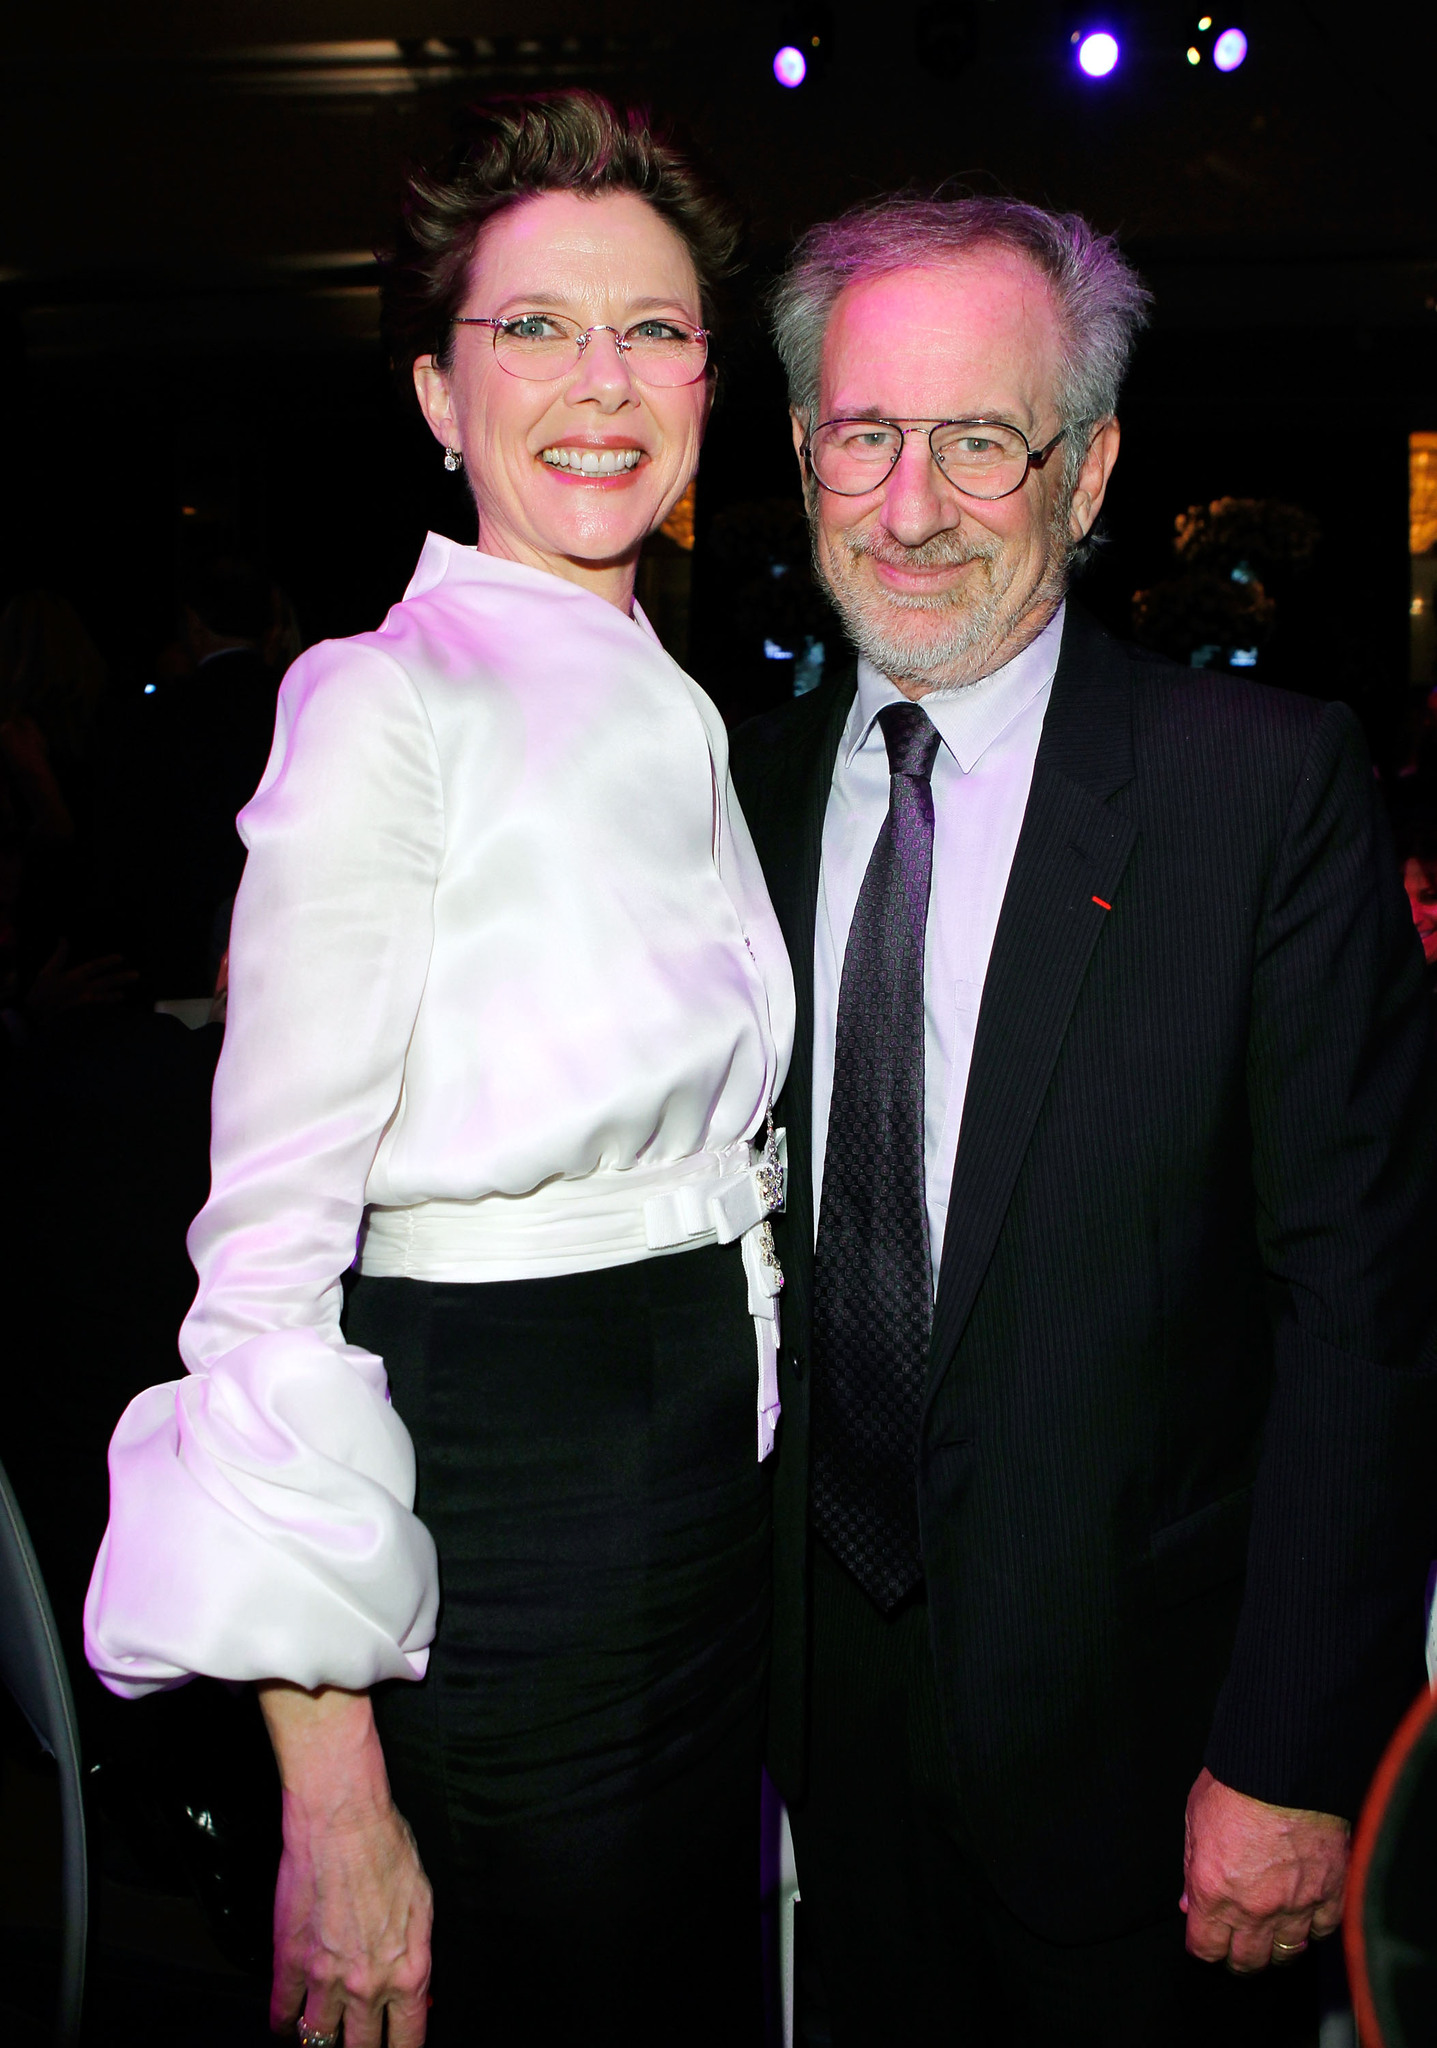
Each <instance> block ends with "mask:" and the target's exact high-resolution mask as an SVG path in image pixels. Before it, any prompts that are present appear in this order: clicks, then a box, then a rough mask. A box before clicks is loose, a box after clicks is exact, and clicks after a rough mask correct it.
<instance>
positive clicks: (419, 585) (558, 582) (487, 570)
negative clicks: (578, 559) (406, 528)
mask: <svg viewBox="0 0 1437 2048" xmlns="http://www.w3.org/2000/svg"><path fill="white" fill-rule="evenodd" d="M464 585H471V586H477V587H479V588H482V589H486V590H489V591H510V592H512V593H514V595H516V596H519V595H527V596H531V597H542V598H544V599H545V600H546V601H548V602H549V603H551V604H561V603H565V602H569V603H573V604H578V605H584V606H592V605H600V606H602V608H603V613H607V614H608V616H609V617H610V618H617V619H622V618H623V617H624V614H623V612H621V611H620V610H619V609H618V607H617V606H616V605H611V604H610V603H609V601H608V599H607V598H604V597H600V596H599V595H598V593H597V592H596V591H592V590H586V589H585V588H584V586H583V585H582V584H581V583H571V582H570V581H569V579H568V577H567V576H556V575H555V574H554V572H553V571H552V570H551V569H532V568H530V567H529V565H528V563H527V562H511V561H510V560H509V559H508V557H507V556H504V555H486V554H485V553H484V552H483V550H482V549H480V548H476V547H465V546H462V545H461V543H460V542H458V541H457V540H450V539H449V537H448V535H447V534H442V533H430V534H426V535H425V538H424V546H423V547H422V549H421V550H420V554H419V560H418V562H417V563H416V564H415V568H414V574H413V575H412V576H411V577H410V579H409V587H408V589H407V590H406V591H405V593H404V596H405V600H406V602H407V601H408V600H409V599H410V598H415V597H427V596H429V594H430V593H431V592H432V591H435V590H438V589H440V588H441V586H442V587H444V588H446V589H452V588H460V587H463V586H464ZM599 616H602V613H601V614H599ZM629 622H630V623H631V624H633V625H636V626H637V627H638V628H639V630H640V632H641V633H642V634H643V635H644V637H645V638H646V639H648V640H652V641H653V642H654V643H655V644H656V645H657V644H658V635H657V633H655V631H654V629H653V627H652V626H651V625H650V624H649V622H648V620H647V619H646V618H645V617H644V614H643V612H642V610H641V609H640V607H639V604H638V601H637V599H636V600H635V601H634V607H633V610H632V612H631V613H630V614H629Z"/></svg>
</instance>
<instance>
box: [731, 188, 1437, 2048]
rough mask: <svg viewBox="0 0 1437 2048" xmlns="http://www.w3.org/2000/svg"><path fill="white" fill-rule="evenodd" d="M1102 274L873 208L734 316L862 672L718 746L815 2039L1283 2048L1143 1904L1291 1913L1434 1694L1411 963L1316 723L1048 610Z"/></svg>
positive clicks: (1017, 217)
mask: <svg viewBox="0 0 1437 2048" xmlns="http://www.w3.org/2000/svg"><path fill="white" fill-rule="evenodd" d="M1145 296H1146V295H1145V294H1144V293H1143V292H1142V289H1141V287H1140V286H1139V285H1138V283H1137V281H1136V279H1135V277H1134V276H1133V274H1132V272H1131V271H1130V270H1129V269H1128V268H1127V266H1126V264H1125V263H1124V261H1123V259H1122V258H1121V256H1120V255H1119V254H1118V252H1117V250H1116V249H1115V248H1114V247H1113V246H1112V244H1111V243H1109V242H1107V241H1106V240H1104V239H1102V238H1099V237H1097V236H1095V235H1094V234H1093V233H1092V232H1091V231H1090V230H1089V229H1088V228H1087V227H1086V225H1085V224H1084V223H1083V222H1081V221H1079V220H1076V219H1074V218H1071V217H1066V218H1055V217H1053V216H1051V215H1048V214H1045V213H1042V212H1039V211H1038V210H1036V209H1034V208H1030V207H1026V206H1021V205H1018V204H1016V203H1014V202H1009V201H1002V200H991V199H975V200H964V201H959V202H941V203H940V202H934V203H915V202H911V201H905V200H890V201H882V202H878V203H876V204H874V205H872V206H870V207H868V208H865V209H860V210H859V211H857V212H855V213H853V214H850V215H847V216H845V217H844V218H843V219H842V220H840V221H838V222H835V223H831V224H829V225H827V226H824V227H820V228H818V229H815V230H814V231H813V232H812V233H811V234H810V235H809V236H808V237H807V238H806V239H805V241H804V242H803V244H801V246H800V248H799V250H798V252H797V255H796V257H795V259H794V261H793V263H792V265H791V267H790V270H789V273H788V275H787V276H786V278H785V279H784V280H783V282H782V283H781V285H780V287H779V290H778V293H777V296H776V301H775V305H776V332H777V338H778V343H779V348H780V352H781V354H782V355H783V357H784V360H785V365H786V368H787V370H788V373H789V378H790V387H791V398H792V408H793V434H794V444H795V447H796V449H797V451H798V455H799V461H800V464H801V467H802V471H803V479H804V491H805V496H806V501H807V505H808V509H809V516H810V522H811V526H812V531H813V541H814V551H815V560H816V563H817V566H818V569H819V572H820V574H821V576H822V578H823V580H824V582H825V584H826V585H827V588H828V590H829V593H830V595H831V597H832V599H833V602H834V604H835V606H836V608H837V610H838V612H839V614H840V616H841V617H842V619H843V621H844V623H845V625H846V627H847V630H848V633H849V636H850V638H851V639H852V641H853V643H854V646H855V648H856V650H857V653H858V661H857V664H856V670H855V667H854V666H852V665H850V666H849V667H848V668H847V670H846V671H845V672H843V673H840V674H839V675H837V676H834V677H832V678H830V679H829V680H828V681H827V682H826V683H825V684H824V686H823V687H822V688H821V689H820V690H819V691H817V692H815V693H814V694H813V695H811V696H809V697H805V698H802V699H800V700H798V701H797V702H796V703H795V704H793V705H792V706H790V707H787V708H785V710H784V711H782V712H780V713H778V714H776V715H774V716H771V717H769V718H767V719H765V720H761V721H757V722H756V723H755V724H754V725H752V726H750V727H748V728H746V729H745V730H744V731H743V732H742V733H740V734H739V735H738V736H737V737H736V742H735V750H734V773H735V778H736V781H737V785H738V788H739V792H740V795H741V797H742V800H743V804H744V809H745V812H746V815H747V817H748V819H749V821H750V824H751V826H752V829H753V832H754V836H755V839H756V841H757V843H758V847H759V850H760V853H761V855H762V857H763V860H764V864H765V868H766V871H767V874H768V878H769V884H770V887H771V890H772V892H773V896H774V900H775V903H776V905H777V907H778V911H779V916H780V918H781V919H782V921H783V923H784V925H785V930H786V936H787V940H788V944H789V948H790V952H791V954H792V957H793V962H794V968H795V978H796V980H797V983H798V987H799V1001H800V1010H799V1043H798V1047H797V1049H796V1051H795V1057H794V1063H793V1070H792V1073H791V1075H790V1078H789V1083H788V1088H787V1092H786V1096H785V1099H784V1102H783V1104H782V1115H783V1118H784V1121H785V1122H786V1124H787V1127H788V1136H789V1159H790V1169H791V1180H790V1191H789V1199H788V1212H787V1216H786V1218H785V1220H784V1223H783V1226H782V1237H783V1242H782V1244H781V1255H782V1258H783V1263H784V1266H785V1270H786V1273H787V1276H788V1289H787V1293H786V1295H785V1300H784V1337H785V1350H784V1355H783V1360H782V1365H781V1392H782V1398H783V1410H784V1416H783V1423H782V1430H781V1440H780V1447H779V1463H778V1470H777V1517H778V1535H777V1546H778V1548H777V1610H776V1637H775V1685H774V1707H773V1730H772V1769H773V1771H774V1774H775V1776H776V1778H777V1781H778V1783H779V1786H780V1789H781V1790H782V1791H783V1793H784V1796H785V1798H786V1799H787V1800H788V1802H789V1806H790V1812H791V1816H792V1821H793V1829H794V1838H795V1847H796V1852H797V1860H798V1876H799V1885H800V1891H801V1899H802V1905H801V1909H800V1912H801V1923H802V1929H803V1934H802V1939H803V1942H804V1943H805V1944H807V1943H808V1942H809V1941H810V1939H811V1940H812V1942H813V1945H814V1948H815V1949H816V1951H817V1958H818V1962H819V1964H820V1966H821V1972H822V1977H823V1980H824V1983H825V1987H826V1995H827V1999H828V2001H829V2005H830V2008H831V2025H832V2040H833V2041H834V2043H835V2044H837V2048H872V2044H875V2043H886V2042H895V2043H896V2042H904V2043H915V2042H921V2043H925V2044H926V2043H930V2042H940V2041H941V2042H949V2041H952V2042H967V2041H975V2042H976V2041H980V2040H1001V2041H1003V2042H1005V2043H1006V2042H1011V2041H1023V2042H1028V2041H1031V2042H1035V2043H1036V2042H1042V2043H1044V2044H1051V2043H1054V2042H1057V2041H1062V2042H1063V2043H1064V2044H1065V2048H1072V2044H1076V2043H1100V2042H1101V2043H1103V2044H1105V2048H1108V2044H1119V2043H1121V2044H1124V2048H1159V2044H1160V2048H1169V2044H1171V2043H1174V2042H1180V2041H1182V2040H1184V2039H1186V2038H1188V2037H1189V2035H1188V2030H1189V2029H1191V2030H1192V2036H1193V2038H1206V2039H1214V2038H1220V2039H1223V2040H1224V2041H1234V2040H1239V2039H1241V2038H1243V2030H1244V2029H1250V2030H1251V2037H1252V2038H1254V2039H1263V2040H1270V2039H1272V2038H1273V2035H1272V2033H1271V2032H1270V2031H1268V2028H1269V2026H1270V2025H1271V2024H1274V2023H1275V2022H1274V2021H1273V2018H1272V2015H1273V2011H1274V2008H1273V2007H1272V2005H1271V2003H1270V1994H1273V1993H1275V1994H1281V1992H1282V1989H1283V1984H1282V1980H1281V1979H1274V1980H1268V1979H1264V1980H1263V1981H1262V1982H1261V1983H1259V1984H1252V1983H1248V1984H1242V1983H1237V1982H1235V1981H1234V1980H1233V1977H1232V1976H1230V1975H1224V1973H1223V1972H1222V1971H1221V1970H1212V1969H1209V1970H1203V1969H1202V1968H1201V1967H1200V1965H1199V1963H1197V1962H1194V1961H1192V1960H1191V1959H1190V1958H1189V1957H1188V1956H1185V1954H1184V1947H1183V1930H1184V1927H1185V1930H1186V1946H1187V1949H1188V1950H1189V1951H1190V1952H1191V1956H1193V1957H1197V1958H1202V1959H1206V1960H1207V1961H1208V1962H1210V1963H1224V1962H1225V1963H1226V1964H1227V1965H1228V1968H1229V1971H1230V1972H1233V1973H1238V1974H1251V1973H1254V1972H1257V1971H1260V1970H1262V1969H1263V1968H1264V1966H1265V1965H1267V1964H1268V1963H1269V1962H1270V1961H1272V1962H1283V1961H1285V1960H1286V1961H1290V1960H1292V1959H1294V1958H1296V1957H1300V1956H1301V1954H1302V1952H1303V1951H1304V1950H1305V1949H1306V1948H1307V1946H1308V1944H1309V1942H1311V1941H1313V1940H1315V1939H1318V1938H1320V1937H1321V1936H1323V1935H1326V1934H1329V1933H1331V1931H1332V1930H1333V1928H1334V1927H1335V1926H1336V1924H1337V1921H1338V1918H1339V1916H1340V1912H1341V1906H1342V1890H1343V1879H1344V1871H1345V1863H1346V1852H1347V1834H1348V1827H1349V1823H1350V1822H1351V1820H1352V1818H1353V1816H1354V1815H1355V1813H1356V1811H1357V1808H1358V1805H1359V1803H1360V1800H1361V1797H1362V1793H1363V1790H1364V1786H1365V1784H1366V1781H1367V1778H1368V1776H1369V1774H1370V1772H1371V1770H1372V1767H1373V1765H1374V1764H1375V1762H1376V1759H1377V1757H1378V1755H1379V1754H1380V1751H1381V1748H1382V1746H1383V1743H1384V1741H1385V1739H1386V1737H1387V1735H1388V1734H1389V1733H1390V1732H1391V1730H1392V1728H1393V1726H1394V1725H1395V1723H1396V1721H1397V1720H1398V1718H1399V1716H1400V1714H1401V1712H1402V1710H1403V1708H1404V1706H1405V1705H1406V1704H1407V1702H1408V1701H1409V1700H1410V1698H1411V1697H1412V1696H1413V1695H1414V1694H1415V1692H1416V1691H1417V1689H1418V1687H1419V1685H1420V1682H1421V1678H1422V1665H1421V1646H1422V1598H1423V1586H1424V1572H1425V1565H1426V1560H1427V1558H1428V1557H1429V1556H1430V1555H1431V1554H1432V1543H1431V1528H1430V1522H1431V1516H1430V1514H1429V1512H1428V1508H1427V1499H1428V1492H1427V1479H1426V1474H1427V1472H1428V1471H1429V1470H1430V1463H1429V1461H1430V1455H1431V1444H1432V1436H1433V1419H1434V1406H1437V1404H1435V1403H1434V1389H1437V1377H1434V1374H1433V1365H1434V1350H1433V1340H1432V1334H1431V1333H1432V1325H1433V1293H1434V1281H1437V1260H1434V1259H1433V1258H1432V1256H1431V1245H1432V1241H1433V1240H1432V1237H1431V1235H1430V1231H1431V1216H1432V1203H1431V1177H1432V1159H1433V1150H1434V1104H1433V1090H1432V1085H1431V1068H1430V1045H1429V1039H1428V1035H1427V1034H1428V1026H1427V1017H1426V1014H1425V1009H1424V1004H1423V999H1422V990H1421V961H1420V958H1419V956H1418V952H1417V948H1416V946H1415V944H1414V941H1413V936H1412V931H1411V927H1410V922H1409V921H1408V919H1407V917H1406V911H1405V905H1404V903H1403V900H1402V894H1401V891H1400V889H1399V888H1398V887H1397V884H1396V880H1395V875H1394V874H1393V873H1392V871H1391V856H1390V852H1389V850H1388V848H1387V846H1386V842H1385V840H1384V838H1383V835H1382V831H1381V827H1380V824H1379V822H1378V819H1377V816H1376V812H1375V805H1374V801H1373V795H1372V785H1371V777H1370V771H1369V769H1368V768H1367V765H1366V763H1365V761H1364V759H1363V753H1362V747H1361V743H1360V740H1359V737H1358V734H1357V729H1356V726H1355V722H1354V720H1353V719H1352V717H1351V715H1350V714H1349V713H1348V712H1347V711H1346V710H1345V709H1343V708H1342V707H1341V706H1323V705H1320V704H1318V703H1315V702H1309V701H1307V700H1306V699H1302V698H1296V697H1291V696H1286V695H1282V694H1279V693H1277V692H1273V691H1266V690H1264V689H1263V688H1262V687H1260V686H1254V685H1252V684H1247V683H1243V682H1240V681H1237V680H1232V681H1229V680H1227V679H1226V678H1223V679H1218V678H1215V677H1213V676H1211V675H1210V674H1201V673H1196V672H1193V671H1189V670H1184V669H1177V668H1174V667H1171V666H1169V665H1168V664H1166V663H1160V662H1152V661H1149V660H1148V659H1146V658H1145V657H1142V656H1139V655H1138V654H1136V653H1135V652H1134V651H1133V650H1130V649H1127V648H1124V647H1123V646H1121V645H1119V644H1118V643H1117V642H1115V641H1113V640H1112V639H1110V638H1109V637H1108V636H1107V635H1106V634H1105V633H1104V632H1103V631H1101V629H1100V628H1099V627H1098V626H1097V625H1096V624H1095V623H1094V622H1093V621H1091V620H1090V619H1087V618H1085V617H1084V616H1083V615H1082V614H1081V613H1080V612H1079V611H1078V610H1077V608H1076V607H1074V606H1071V605H1066V604H1065V601H1064V592H1065V588H1066V583H1067V579H1068V574H1069V571H1070V567H1071V563H1072V560H1073V558H1074V556H1075V555H1076V554H1077V553H1079V552H1080V551H1081V550H1082V549H1083V547H1084V546H1085V545H1086V544H1087V543H1088V541H1089V538H1090V536H1091V534H1092V530H1093V523H1094V521H1095V520H1096V518H1097V516H1098V512H1099V509H1100V507H1101V505H1102V502H1103V495H1104V491H1105V489H1106V486H1107V482H1108V479H1109V476H1110V475H1111V472H1112V468H1113V464H1114V461H1115V460H1116V457H1117V453H1118V438H1119V435H1118V425H1117V421H1116V419H1115V417H1114V411H1115V407H1116V402H1117V391H1118V384H1119V381H1120V378H1121V374H1122V370H1123V368H1124V365H1125V361H1126V357H1127V354H1128V349H1129V345H1130V342H1131V339H1132V336H1133V332H1134V329H1135V327H1136V325H1137V324H1138V322H1139V320H1140V318H1141V315H1142V309H1143V302H1144V299H1145ZM1350 511H1351V513H1352V515H1353V516H1358V515H1359V514H1360V508H1359V507H1352V508H1350ZM1185 1805H1186V1836H1185V1835H1184V1810H1185ZM1180 1893H1181V1906H1182V1909H1183V1911H1182V1912H1180V1911H1179V1894H1180ZM1184 1913H1185V1915H1186V1918H1185V1920H1184V1917H1183V1915H1184ZM1304 1967H1310V1966H1304ZM1301 1975H1302V1972H1299V1973H1298V1977H1299V1983H1300V1979H1301ZM1292 1981H1293V1980H1288V1985H1289V1988H1290V1987H1291V1984H1292ZM1214 2028H1217V2029H1218V2031H1217V2032H1216V2033H1215V2032H1214Z"/></svg>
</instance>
